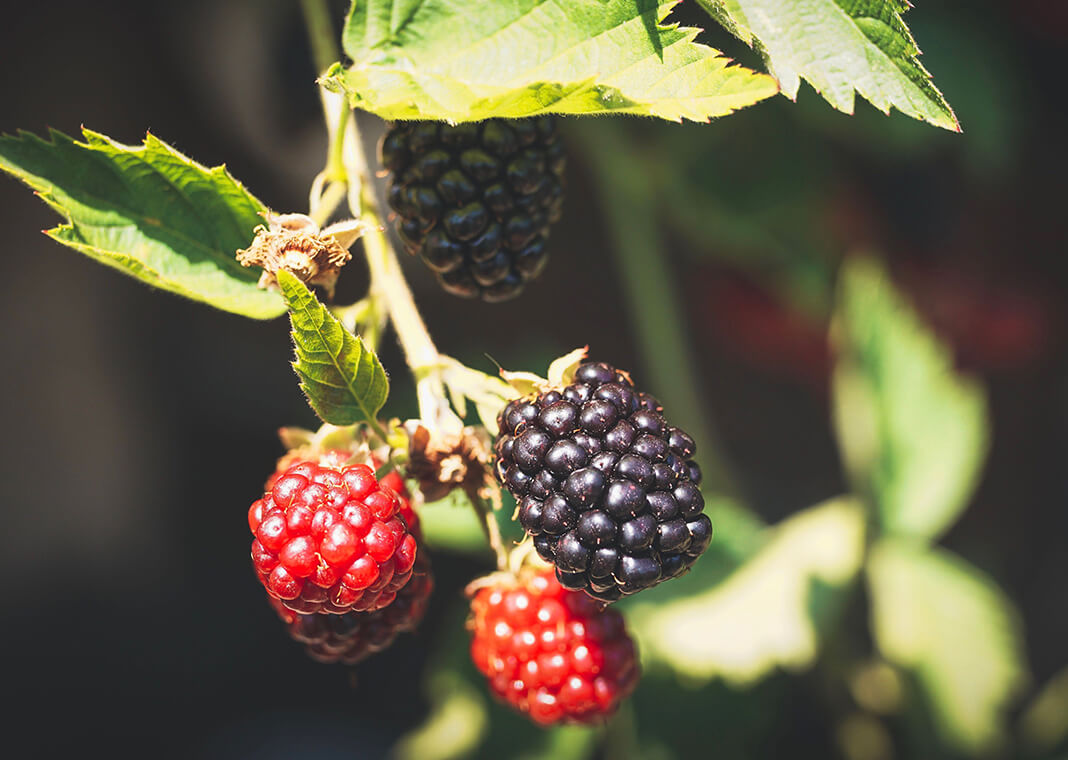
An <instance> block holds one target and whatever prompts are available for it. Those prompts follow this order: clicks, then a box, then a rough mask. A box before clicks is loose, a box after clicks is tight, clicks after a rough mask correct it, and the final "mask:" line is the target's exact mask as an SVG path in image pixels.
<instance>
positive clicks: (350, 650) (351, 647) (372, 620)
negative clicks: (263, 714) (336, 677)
mask: <svg viewBox="0 0 1068 760" xmlns="http://www.w3.org/2000/svg"><path fill="white" fill-rule="evenodd" d="M433 588H434V581H433V578H432V576H431V574H430V563H429V561H428V560H427V559H426V555H425V554H420V555H419V560H418V561H417V562H416V567H415V573H414V574H413V575H412V579H411V581H409V582H408V583H407V584H406V585H405V586H404V588H402V589H401V590H400V591H398V592H396V596H395V598H394V595H393V594H392V593H390V594H389V595H388V596H389V598H390V602H389V603H388V604H387V605H386V606H385V607H383V608H381V609H378V610H375V611H373V612H346V613H345V614H343V615H322V614H311V615H304V614H301V613H299V612H294V611H293V610H291V609H288V608H287V607H286V606H285V605H283V603H282V602H280V601H278V600H277V599H275V598H273V597H272V598H270V602H271V606H272V607H274V609H275V612H277V613H278V616H279V617H280V618H281V619H282V621H283V622H284V623H285V624H286V628H287V629H288V631H289V635H290V636H291V637H292V638H293V639H295V640H296V641H299V642H301V643H302V644H304V645H305V650H306V651H307V652H308V655H309V656H310V657H311V658H312V659H314V660H318V661H319V662H342V663H345V664H346V665H352V664H354V663H356V662H359V661H360V660H362V659H364V658H365V657H367V656H368V655H370V654H373V653H375V652H378V651H381V650H382V649H385V648H386V647H387V646H389V645H390V644H391V643H392V642H393V639H395V638H396V637H397V634H398V633H401V632H402V631H411V630H413V629H414V628H415V626H416V625H418V624H419V621H420V620H422V619H423V613H425V612H426V605H427V600H428V599H429V597H430V592H431V591H432V590H433ZM380 598H382V599H384V598H385V597H384V596H383V597H380Z"/></svg>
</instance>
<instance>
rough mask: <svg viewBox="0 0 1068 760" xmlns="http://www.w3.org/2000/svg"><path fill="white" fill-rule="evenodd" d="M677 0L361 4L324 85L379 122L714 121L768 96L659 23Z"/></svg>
mask: <svg viewBox="0 0 1068 760" xmlns="http://www.w3.org/2000/svg"><path fill="white" fill-rule="evenodd" d="M677 2H678V0H660V1H659V2H653V1H652V0H649V1H648V2H642V1H640V0H520V1H519V2H508V3H502V2H498V1H497V0H477V1H475V2H468V3H463V4H457V3H455V2H451V1H450V0H421V1H418V2H416V1H413V0H368V1H367V2H358V1H357V2H354V3H353V5H352V9H351V10H350V11H349V15H348V19H347V22H346V25H345V31H344V35H343V43H344V48H345V52H346V53H347V54H348V55H349V57H350V58H352V60H353V65H352V66H351V67H349V68H348V69H345V70H342V69H341V68H340V66H336V67H334V68H333V69H332V70H331V71H330V72H328V74H327V77H326V79H325V84H326V85H327V86H328V87H331V88H337V89H341V90H343V91H344V92H346V93H347V94H348V96H349V99H350V101H351V103H352V105H353V106H355V107H358V108H362V109H364V110H367V111H371V112H373V113H375V114H377V115H379V116H381V117H383V118H387V119H444V120H448V121H453V122H455V121H468V120H479V119H486V118H490V117H519V116H531V115H534V114H539V113H567V114H593V113H629V114H640V115H646V116H658V117H661V118H664V119H671V120H674V121H679V120H682V119H692V120H695V121H704V120H707V119H709V118H711V117H714V116H723V115H726V114H729V113H731V112H732V111H735V110H736V109H739V108H743V107H745V106H748V105H751V104H753V103H755V102H757V101H759V100H762V99H764V98H767V97H770V96H772V95H774V94H775V93H776V92H777V91H778V87H777V85H776V84H775V81H774V80H773V79H771V77H768V76H767V75H765V74H759V73H756V72H753V71H750V70H748V69H746V68H743V67H741V66H732V65H729V64H730V61H729V60H728V59H726V58H724V57H722V56H721V55H720V54H719V53H718V52H717V51H715V50H713V49H712V48H709V47H706V46H704V45H700V44H698V43H695V42H694V41H693V40H694V37H695V36H696V35H697V33H698V31H699V30H697V29H689V28H680V27H678V26H677V25H665V24H663V23H662V21H663V20H664V18H665V17H666V16H667V14H668V13H669V12H670V11H671V9H672V7H674V5H676V4H677Z"/></svg>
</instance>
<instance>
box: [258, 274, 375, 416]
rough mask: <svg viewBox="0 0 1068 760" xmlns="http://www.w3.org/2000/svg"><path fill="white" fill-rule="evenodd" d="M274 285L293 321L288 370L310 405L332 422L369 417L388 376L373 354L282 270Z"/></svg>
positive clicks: (295, 279) (292, 277)
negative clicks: (291, 357) (293, 347)
mask: <svg viewBox="0 0 1068 760" xmlns="http://www.w3.org/2000/svg"><path fill="white" fill-rule="evenodd" d="M278 285H279V287H280V288H281V290H282V295H283V296H285V299H286V303H287V304H289V317H290V322H291V323H292V326H293V333H292V334H293V342H294V343H295V344H296V354H297V357H296V361H295V362H293V369H295V370H296V372H297V375H298V376H299V377H300V387H301V390H303V391H304V393H305V394H306V395H307V397H308V403H309V404H311V407H312V409H314V410H315V413H316V414H317V415H319V418H320V419H321V420H322V421H323V422H329V423H331V424H333V425H351V424H353V423H356V422H364V421H374V420H375V419H376V417H375V415H377V414H378V410H379V409H381V408H382V405H383V404H385V403H386V397H387V396H388V395H389V380H388V378H387V377H386V371H385V369H384V368H383V367H382V363H381V362H380V361H378V357H377V356H375V354H374V352H373V351H371V350H370V349H368V348H367V347H366V346H364V344H363V340H362V339H361V338H360V337H359V336H357V335H353V334H352V333H350V332H349V331H348V330H346V329H345V328H344V327H342V326H341V323H340V322H339V321H338V320H337V318H336V317H334V315H333V314H331V313H330V310H329V309H327V308H326V307H325V306H323V305H322V304H321V303H320V302H319V299H318V298H316V297H315V294H314V293H312V292H311V291H310V290H308V287H307V286H306V285H305V284H304V283H303V282H301V281H300V280H298V279H297V278H296V277H294V276H293V275H291V274H290V273H289V272H287V271H285V270H284V269H280V270H278Z"/></svg>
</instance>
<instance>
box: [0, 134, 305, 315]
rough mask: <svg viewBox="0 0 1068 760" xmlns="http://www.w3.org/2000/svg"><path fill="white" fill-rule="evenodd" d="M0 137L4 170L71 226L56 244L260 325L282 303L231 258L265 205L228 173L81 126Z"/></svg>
mask: <svg viewBox="0 0 1068 760" xmlns="http://www.w3.org/2000/svg"><path fill="white" fill-rule="evenodd" d="M82 134H83V135H84V136H85V139H86V141H85V142H84V143H82V142H76V141H75V140H74V139H73V138H71V137H68V136H67V135H65V134H63V133H62V132H57V131H54V130H53V131H52V132H50V133H49V135H48V137H49V139H47V140H45V139H42V138H40V137H38V136H36V135H34V134H31V133H29V132H20V133H19V134H17V135H13V136H12V135H5V136H0V169H2V170H4V171H6V172H8V173H9V174H12V175H14V176H15V177H17V178H19V179H21V180H22V181H23V182H25V183H26V184H27V185H29V186H30V187H32V188H33V189H34V190H36V191H37V194H38V195H40V197H41V199H42V200H43V201H44V202H45V203H47V204H48V205H49V206H51V207H52V208H53V209H54V210H55V211H56V212H57V213H59V214H60V215H62V216H63V217H64V218H65V220H66V222H65V223H64V224H61V225H60V226H58V227H54V228H52V229H51V230H48V231H47V233H46V234H47V235H49V237H51V238H52V239H54V240H56V241H57V242H60V243H62V244H63V245H66V246H68V247H70V248H73V249H74V250H76V251H79V252H80V253H84V254H85V255H86V256H89V257H90V258H93V259H96V260H97V261H99V262H100V263H102V264H106V265H108V266H110V267H114V268H115V269H118V270H120V271H122V272H124V273H125V274H128V275H130V276H131V277H136V278H137V279H138V280H141V281H142V282H145V283H147V284H149V285H152V286H154V287H157V288H162V289H163V290H169V291H170V292H172V293H177V294H178V295H181V296H185V297H186V298H191V299H193V300H195V301H202V302H204V303H207V304H210V305H211V306H214V307H216V308H218V309H223V310H225V311H229V312H233V313H235V314H241V315H242V316H246V317H253V318H256V319H269V318H271V317H277V316H279V315H280V314H282V313H283V312H284V311H285V304H284V303H283V302H282V299H280V298H279V297H278V294H277V293H271V292H267V291H264V290H261V289H260V288H258V287H257V286H256V280H257V277H258V275H257V273H256V272H253V271H251V270H249V269H246V268H244V267H242V266H241V265H240V264H239V263H238V262H237V260H236V259H235V258H234V254H235V252H236V251H237V249H239V248H244V247H245V246H247V245H248V244H249V242H250V241H251V240H252V238H253V234H254V232H253V230H254V229H255V227H256V226H257V225H260V224H262V223H263V217H262V214H263V212H264V211H266V208H265V207H264V205H263V204H262V203H261V202H260V201H259V200H257V199H256V198H255V197H253V196H252V195H251V194H250V193H249V192H248V191H247V190H246V189H245V188H244V187H243V186H242V185H241V184H240V183H239V182H238V181H237V180H235V179H234V178H233V177H231V176H230V174H229V173H228V172H227V171H226V169H225V167H222V166H216V167H214V168H211V169H209V168H207V167H204V166H201V165H200V164H197V163H195V162H194V161H192V160H190V159H189V158H187V157H186V156H183V155H182V154H181V153H178V152H177V151H176V150H174V149H173V148H171V147H170V146H169V145H167V144H166V143H164V142H162V141H161V140H159V139H158V138H156V137H155V136H154V135H151V134H149V135H146V136H145V140H144V144H142V145H140V146H136V147H134V146H129V145H122V144H120V143H117V142H115V141H113V140H112V139H110V138H108V137H105V136H104V135H101V134H98V133H96V132H92V131H90V130H88V129H83V130H82Z"/></svg>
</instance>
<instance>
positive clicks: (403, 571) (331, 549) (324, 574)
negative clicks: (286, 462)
mask: <svg viewBox="0 0 1068 760" xmlns="http://www.w3.org/2000/svg"><path fill="white" fill-rule="evenodd" d="M332 464H333V463H329V462H328V463H327V464H323V463H322V461H321V460H320V462H313V461H307V460H298V461H296V462H295V463H293V464H291V465H290V466H288V467H287V468H286V470H285V471H284V472H283V473H282V474H281V475H279V476H278V477H276V478H274V479H273V482H269V483H270V489H269V490H268V491H267V492H266V493H264V495H263V498H261V499H257V500H256V501H255V502H253V504H252V506H251V507H250V508H249V511H248V524H249V528H250V529H251V530H252V533H253V534H254V535H255V539H254V540H253V541H252V562H253V565H254V566H255V568H256V573H257V575H259V578H260V580H261V581H262V582H263V585H264V586H265V587H266V589H267V592H268V593H269V594H270V595H271V596H272V597H274V598H275V599H278V600H280V601H281V602H282V603H283V604H284V605H285V606H286V607H287V608H289V609H291V610H293V611H295V612H301V613H305V614H307V613H316V612H324V613H333V614H339V615H340V614H344V613H346V612H349V611H353V610H355V611H358V612H368V611H371V610H377V609H381V608H383V607H386V606H388V605H389V604H390V603H392V602H393V600H394V599H395V598H396V595H397V592H398V591H399V590H400V589H401V588H403V587H404V584H406V583H407V582H408V580H409V579H410V578H411V576H412V568H413V566H414V564H415V557H416V538H415V536H414V535H413V532H412V528H410V527H409V523H408V522H407V521H406V520H405V518H404V511H405V506H406V505H404V504H403V503H402V500H401V498H400V497H399V496H398V495H397V493H396V491H394V490H393V489H392V488H390V487H389V486H388V485H384V484H383V483H379V482H378V480H377V479H376V478H375V474H374V472H373V471H372V470H371V468H370V467H368V466H367V465H364V464H356V465H350V466H340V467H339V466H332ZM383 480H385V479H383ZM406 511H408V512H410V511H411V507H410V505H407V510H406Z"/></svg>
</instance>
